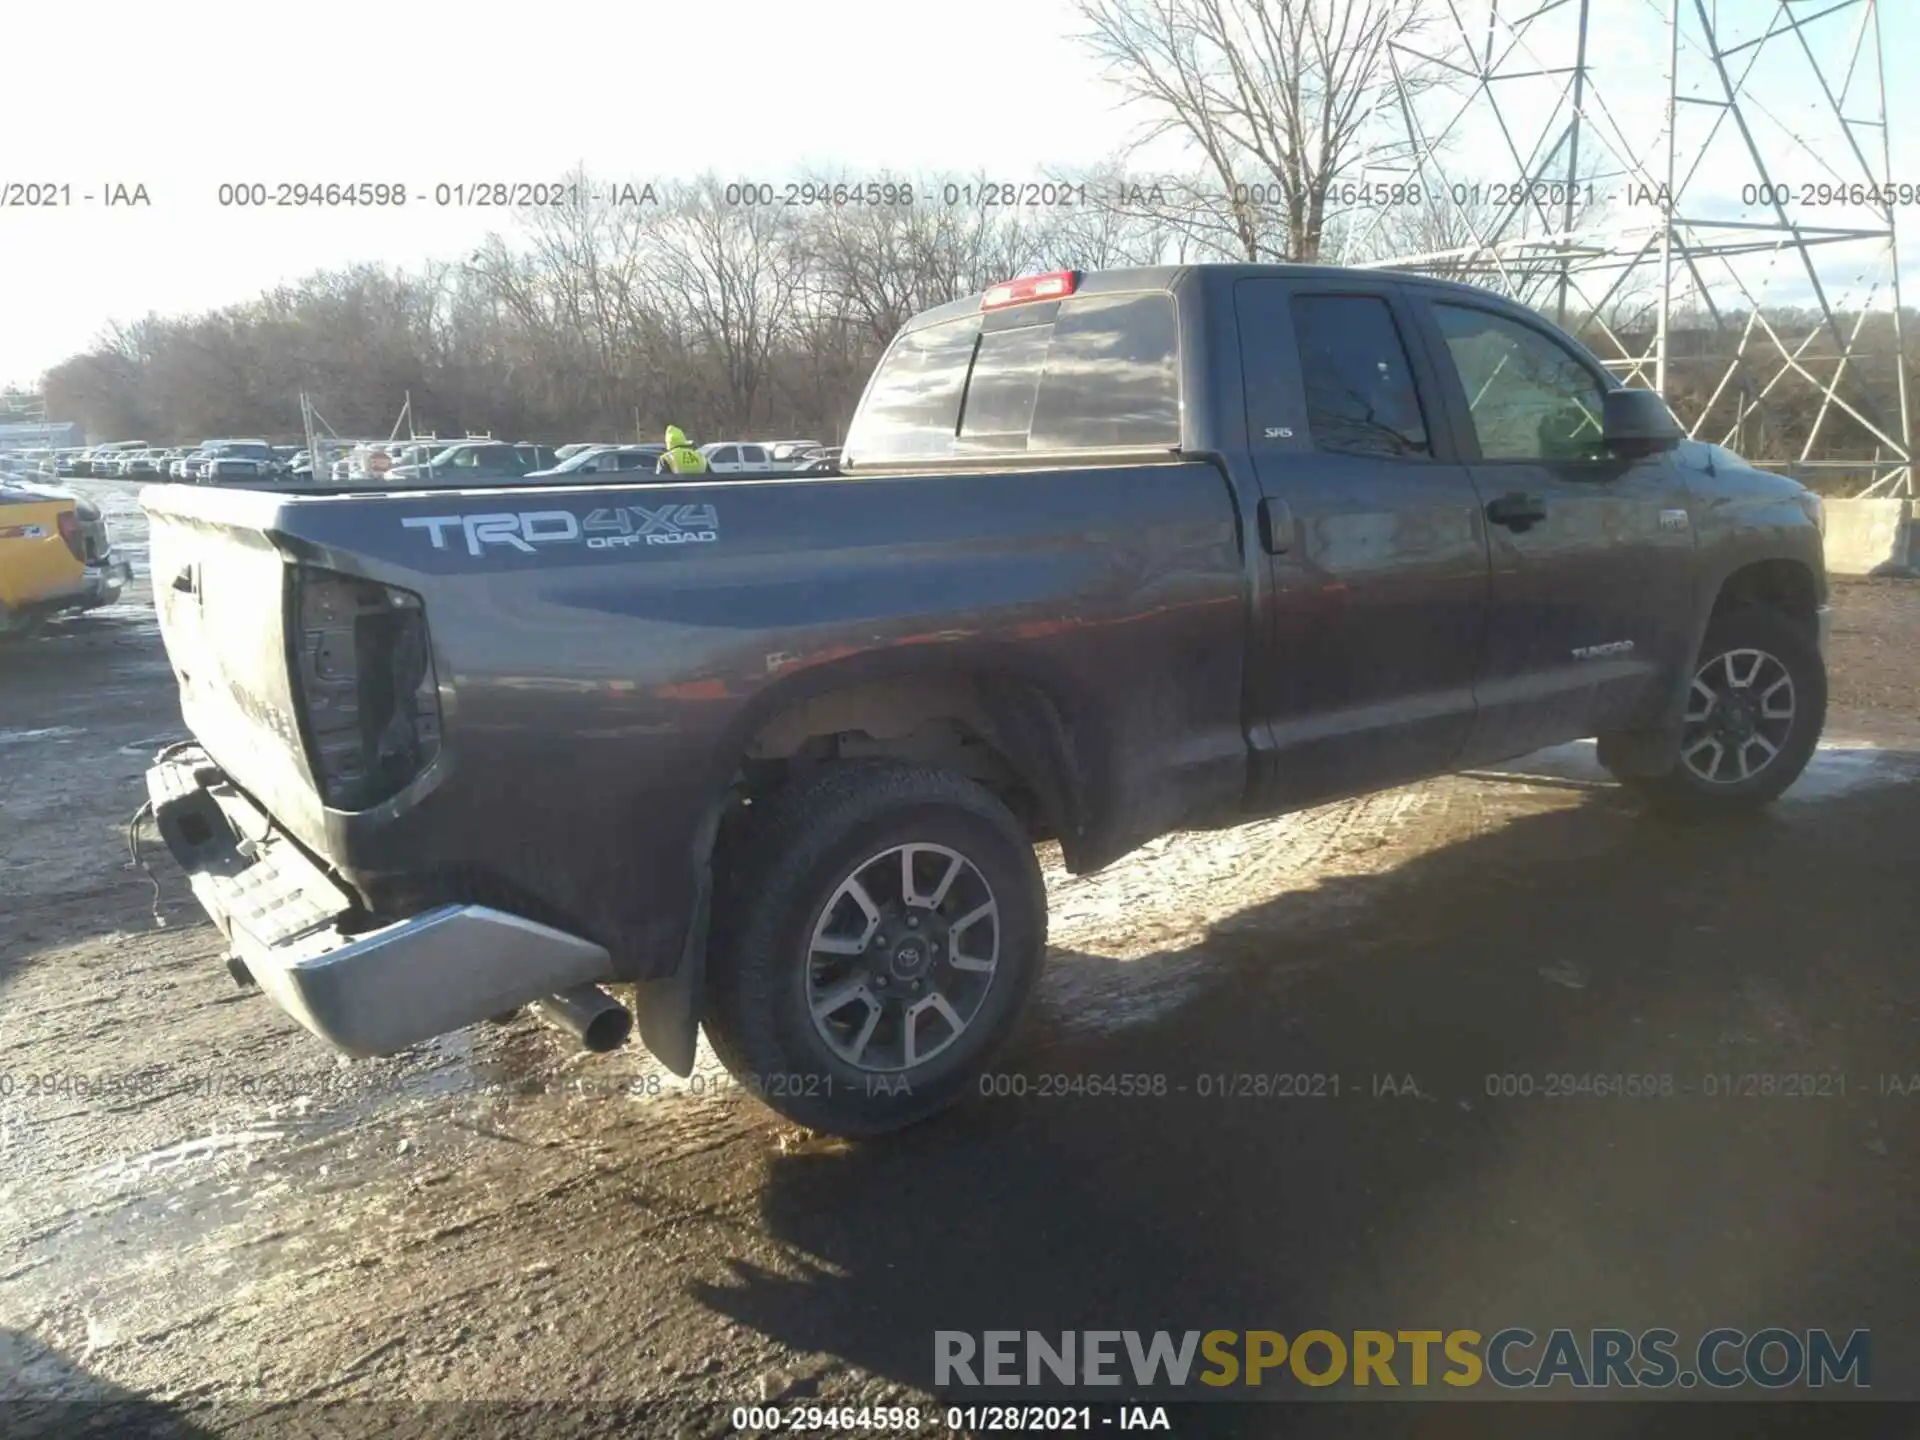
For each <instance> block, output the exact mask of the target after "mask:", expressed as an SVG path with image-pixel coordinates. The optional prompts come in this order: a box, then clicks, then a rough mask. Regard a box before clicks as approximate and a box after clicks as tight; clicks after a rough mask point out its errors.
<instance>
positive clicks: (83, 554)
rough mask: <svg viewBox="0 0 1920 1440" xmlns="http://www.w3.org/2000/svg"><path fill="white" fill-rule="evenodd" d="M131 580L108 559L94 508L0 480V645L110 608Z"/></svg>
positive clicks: (108, 546)
mask: <svg viewBox="0 0 1920 1440" xmlns="http://www.w3.org/2000/svg"><path fill="white" fill-rule="evenodd" d="M132 578H133V568H132V567H131V566H130V565H128V564H127V563H126V562H124V561H121V560H116V559H114V557H113V542H112V540H111V538H110V537H109V536H108V534H107V522H106V520H105V519H104V518H103V517H102V516H101V514H100V510H99V507H98V506H95V505H93V504H92V503H91V502H89V501H86V500H83V499H81V498H80V497H78V496H76V495H70V494H68V493H66V492H65V491H62V490H53V489H49V488H48V487H46V486H44V485H30V484H26V483H25V482H23V481H18V480H6V479H0V640H3V639H9V638H14V637H18V636H22V635H27V634H31V633H32V632H33V631H35V630H37V629H38V628H39V626H40V623H41V622H42V621H43V620H45V619H46V618H47V616H49V615H53V614H57V613H59V612H60V611H63V610H91V609H93V608H94V607H95V606H97V605H106V604H110V603H111V602H112V601H113V600H114V599H116V598H117V597H118V596H119V594H120V588H121V587H122V586H123V585H125V584H126V583H127V581H129V580H131V579H132Z"/></svg>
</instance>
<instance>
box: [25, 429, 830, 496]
mask: <svg viewBox="0 0 1920 1440" xmlns="http://www.w3.org/2000/svg"><path fill="white" fill-rule="evenodd" d="M699 450H700V454H701V455H702V456H704V457H705V459H706V462H707V469H708V471H709V472H710V473H712V474H714V475H792V474H814V475H819V474H832V473H833V472H834V471H835V469H836V468H837V466H838V462H839V458H840V448H839V447H838V446H828V445H822V444H820V442H818V441H816V440H776V441H758V440H715V441H712V442H709V443H708V444H705V445H702V446H700V447H699ZM664 454H665V447H664V446H662V445H653V444H616V443H608V442H591V441H580V442H575V443H572V444H568V445H562V446H559V447H557V448H555V447H552V446H548V445H541V444H535V443H533V442H531V441H524V440H521V441H507V440H496V439H494V438H493V437H492V436H490V435H466V436H462V437H461V438H459V439H453V440H442V439H440V438H438V437H435V436H413V437H410V438H408V439H406V440H359V441H351V440H348V441H339V440H330V441H328V442H326V443H324V444H323V445H322V447H321V455H320V459H319V463H318V464H317V465H316V464H315V461H314V457H313V456H312V455H311V454H309V453H308V452H307V451H306V450H303V449H299V448H297V447H294V446H291V445H274V444H271V443H270V442H268V441H266V440H261V439H215V440H203V441H201V442H200V443H199V444H198V445H195V446H192V447H187V446H174V447H160V446H151V445H148V444H147V443H146V442H145V441H141V440H121V441H114V442H112V443H109V444H103V445H95V446H91V447H88V448H85V449H68V450H57V451H56V450H45V451H23V452H17V454H16V456H15V457H13V458H12V459H11V460H10V470H11V472H12V473H18V474H22V475H27V476H29V477H31V476H34V475H39V476H41V477H42V478H47V479H52V478H55V477H56V476H79V477H85V476H93V477H98V478H116V479H129V480H183V481H189V482H192V483H196V484H241V485H244V484H246V483H247V482H249V481H259V480H277V479H287V480H292V481H295V482H305V483H313V482H314V480H315V477H316V474H317V475H318V476H319V477H320V479H321V481H322V482H323V483H333V484H354V483H378V484H405V483H408V482H415V481H431V482H433V483H436V484H438V483H445V482H454V483H460V482H466V481H473V482H476V483H479V482H485V483H488V484H493V483H498V482H500V481H505V480H560V481H565V480H570V479H576V478H585V477H588V476H594V475H611V474H636V475H651V474H654V473H656V472H657V470H658V469H659V465H660V460H661V457H662V456H663V455H664Z"/></svg>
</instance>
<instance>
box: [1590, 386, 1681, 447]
mask: <svg viewBox="0 0 1920 1440" xmlns="http://www.w3.org/2000/svg"><path fill="white" fill-rule="evenodd" d="M1601 403H1602V405H1603V406H1604V407H1605V408H1604V409H1603V411H1602V412H1601V435H1602V438H1603V439H1604V440H1605V441H1606V444H1607V448H1608V449H1609V450H1615V451H1620V452H1624V453H1633V454H1645V453H1649V452H1651V451H1656V450H1671V449H1672V448H1673V447H1674V446H1676V445H1678V444H1679V443H1680V442H1681V441H1682V440H1684V439H1686V438H1687V432H1686V431H1685V430H1683V429H1682V428H1681V427H1680V422H1679V421H1678V420H1676V419H1674V418H1673V412H1672V411H1671V410H1669V409H1667V402H1666V401H1665V400H1663V399H1661V398H1660V394H1659V392H1658V391H1655V390H1642V389H1637V388H1636V389H1625V390H1609V391H1607V393H1606V396H1605V398H1604V399H1603V400H1602V402H1601Z"/></svg>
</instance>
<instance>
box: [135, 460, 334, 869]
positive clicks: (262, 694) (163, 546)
mask: <svg viewBox="0 0 1920 1440" xmlns="http://www.w3.org/2000/svg"><path fill="white" fill-rule="evenodd" d="M174 488H175V487H167V491H160V490H148V491H145V492H143V493H142V495H141V504H142V506H143V507H144V508H145V509H146V511H147V517H148V546H149V555H150V559H151V565H152V576H153V601H154V609H155V610H156V611H157V612H158V613H159V618H160V634H161V637H162V638H163V639H164V640H165V642H166V647H167V659H168V661H169V663H170V664H171V665H172V666H173V672H174V676H175V679H176V680H177V681H178V682H179V686H180V710H181V714H182V716H183V718H184V719H185V720H186V722H187V726H188V728H189V729H191V730H192V731H193V733H194V736H195V737H196V738H197V739H198V740H199V741H200V743H201V745H202V746H203V747H204V748H205V750H206V751H207V753H208V755H209V756H211V757H212V758H213V760H214V761H215V762H216V763H217V764H218V765H219V766H220V767H221V768H222V769H223V770H225V771H226V773H227V774H228V775H229V776H231V777H232V778H233V780H234V782H235V783H236V784H238V785H239V786H241V787H242V788H243V789H244V790H246V791H247V792H248V793H250V794H251V795H253V797H254V798H255V799H256V800H257V801H259V802H260V803H261V804H262V805H263V806H265V807H266V809H267V810H268V811H269V812H270V813H271V814H272V815H273V816H274V818H275V819H277V820H279V821H280V822H281V823H282V824H283V825H286V826H288V827H289V828H290V829H292V830H293V831H294V832H295V833H296V834H302V833H304V834H305V835H307V836H314V835H315V834H316V833H317V830H316V827H317V826H318V825H319V823H320V821H321V814H320V805H319V798H318V791H317V789H316V787H315V785H314V780H313V772H312V770H311V768H310V767H309V765H308V762H307V756H306V753H305V749H304V747H303V745H302V743H301V738H300V728H299V722H298V719H297V709H296V702H295V698H294V695H293V680H292V675H291V672H290V670H289V667H288V656H287V622H286V617H287V608H288V594H289V588H290V586H291V585H292V577H293V569H292V567H291V566H290V565H289V564H288V563H287V561H286V560H285V558H284V557H283V556H282V555H281V553H280V551H279V549H278V548H277V547H276V546H275V544H274V542H273V539H272V538H271V534H270V527H271V525H272V523H273V521H272V516H273V512H274V508H275V507H274V506H273V505H272V504H271V499H272V497H270V496H263V495H258V494H251V495H250V494H245V493H242V492H236V491H219V490H205V491H197V492H188V493H187V494H184V495H178V496H176V495H174V494H170V493H168V491H171V490H173V489H174ZM261 501H267V502H269V503H268V504H266V505H264V506H263V505H262V504H260V502H261Z"/></svg>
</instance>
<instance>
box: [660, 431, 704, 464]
mask: <svg viewBox="0 0 1920 1440" xmlns="http://www.w3.org/2000/svg"><path fill="white" fill-rule="evenodd" d="M653 473H654V474H656V475H704V474H706V473H707V457H706V456H704V455H702V454H701V453H700V452H699V451H698V450H696V449H694V448H693V447H692V446H691V445H689V444H688V443H687V432H686V431H684V430H682V429H681V428H680V427H679V426H678V425H669V426H667V453H666V454H664V455H662V456H661V457H660V459H659V460H658V462H656V463H655V465H654V467H653Z"/></svg>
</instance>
